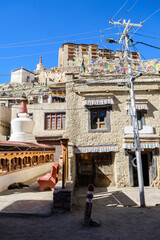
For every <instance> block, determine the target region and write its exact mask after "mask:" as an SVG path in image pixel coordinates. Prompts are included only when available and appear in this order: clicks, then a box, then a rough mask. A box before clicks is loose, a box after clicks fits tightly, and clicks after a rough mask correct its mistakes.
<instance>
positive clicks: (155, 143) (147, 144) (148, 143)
mask: <svg viewBox="0 0 160 240" xmlns="http://www.w3.org/2000/svg"><path fill="white" fill-rule="evenodd" d="M140 146H141V148H145V149H146V148H151V149H153V148H159V140H140ZM123 148H125V149H134V142H133V140H125V142H124V143H123Z"/></svg>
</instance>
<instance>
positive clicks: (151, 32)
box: [140, 29, 160, 35]
mask: <svg viewBox="0 0 160 240" xmlns="http://www.w3.org/2000/svg"><path fill="white" fill-rule="evenodd" d="M140 31H141V32H147V33H152V34H156V35H160V33H156V32H150V31H146V30H142V29H141V30H140Z"/></svg>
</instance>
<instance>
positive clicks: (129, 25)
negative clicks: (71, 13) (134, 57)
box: [109, 20, 145, 207]
mask: <svg viewBox="0 0 160 240" xmlns="http://www.w3.org/2000/svg"><path fill="white" fill-rule="evenodd" d="M109 23H110V24H114V25H122V26H124V31H123V33H122V34H121V38H120V40H119V41H118V43H121V42H122V41H123V40H124V41H125V52H126V57H127V64H128V84H127V86H128V87H129V91H130V98H131V115H132V125H133V133H134V149H135V155H136V160H137V173H138V184H139V193H140V206H141V207H145V197H144V184H143V170H142V160H141V147H140V140H139V132H138V119H137V111H136V104H135V94H134V84H133V82H134V80H135V79H136V78H137V77H139V76H141V74H138V75H136V76H133V74H132V68H131V58H130V51H129V46H128V43H129V40H130V39H129V35H128V31H129V30H130V29H131V28H132V27H142V24H134V23H130V20H128V22H126V20H123V22H120V21H118V22H113V21H112V20H110V21H109Z"/></svg>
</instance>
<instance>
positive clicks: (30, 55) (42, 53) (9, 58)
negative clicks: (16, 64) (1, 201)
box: [0, 50, 58, 60]
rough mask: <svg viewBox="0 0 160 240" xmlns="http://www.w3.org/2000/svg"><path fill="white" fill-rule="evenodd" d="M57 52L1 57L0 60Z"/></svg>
mask: <svg viewBox="0 0 160 240" xmlns="http://www.w3.org/2000/svg"><path fill="white" fill-rule="evenodd" d="M55 52H58V50H57V51H51V52H41V53H33V54H26V55H19V56H13V57H2V58H0V60H5V59H11V58H20V57H30V56H36V55H42V54H48V53H55Z"/></svg>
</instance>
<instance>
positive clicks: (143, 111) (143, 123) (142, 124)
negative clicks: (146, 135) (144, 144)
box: [131, 109, 147, 130]
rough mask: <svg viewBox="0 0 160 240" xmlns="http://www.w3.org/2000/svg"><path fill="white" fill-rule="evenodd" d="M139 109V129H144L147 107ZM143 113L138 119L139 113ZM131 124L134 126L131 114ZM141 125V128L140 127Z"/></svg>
mask: <svg viewBox="0 0 160 240" xmlns="http://www.w3.org/2000/svg"><path fill="white" fill-rule="evenodd" d="M136 111H137V120H138V130H142V129H143V126H145V114H147V110H145V109H141V110H139V109H136ZM139 113H140V114H141V119H138V114H139ZM131 125H132V126H133V119H132V116H131ZM140 125H141V128H140V127H139V126H140Z"/></svg>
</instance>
